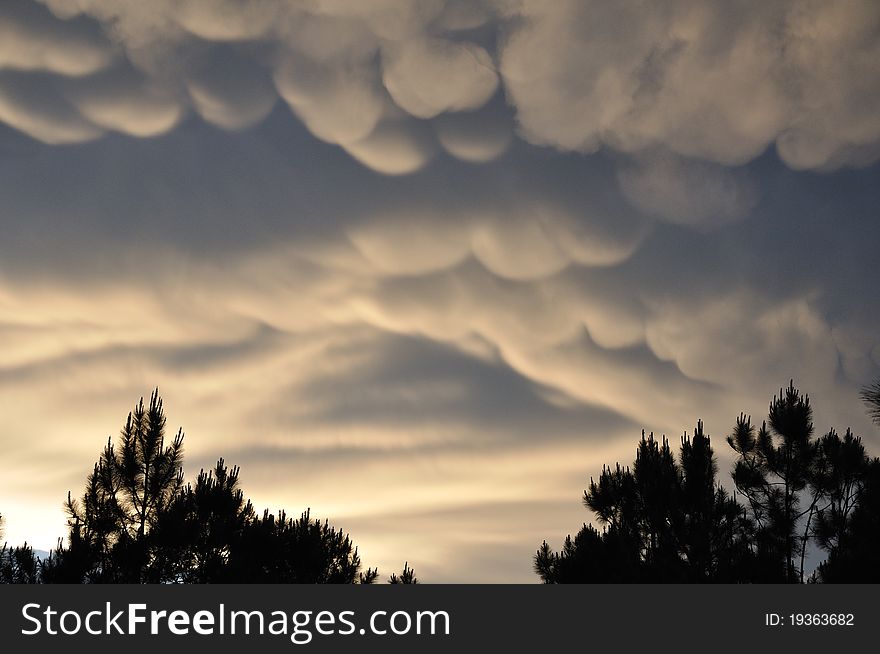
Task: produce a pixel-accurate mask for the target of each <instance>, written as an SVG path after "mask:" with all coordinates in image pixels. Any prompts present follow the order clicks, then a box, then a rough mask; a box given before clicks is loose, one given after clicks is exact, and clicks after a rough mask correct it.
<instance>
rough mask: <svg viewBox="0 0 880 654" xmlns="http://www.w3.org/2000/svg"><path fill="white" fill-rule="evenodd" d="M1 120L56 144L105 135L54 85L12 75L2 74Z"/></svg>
mask: <svg viewBox="0 0 880 654" xmlns="http://www.w3.org/2000/svg"><path fill="white" fill-rule="evenodd" d="M0 120H2V121H3V122H4V123H6V124H7V125H9V126H10V127H13V128H15V129H17V130H19V131H21V132H24V133H25V134H27V135H28V136H31V137H33V138H35V139H37V140H40V141H43V142H44V143H50V144H53V145H62V144H69V143H82V142H83V141H91V140H92V139H95V138H98V137H99V136H101V134H103V130H102V129H100V128H99V127H97V126H96V125H94V124H93V123H91V122H89V121H88V120H85V119H84V118H83V117H82V116H81V115H80V114H79V112H78V111H77V109H76V108H75V107H74V106H72V105H71V103H69V102H68V101H67V100H65V99H64V97H63V96H62V95H61V94H60V93H59V92H58V90H57V89H56V88H55V86H54V85H53V84H50V83H48V82H47V81H46V80H44V79H27V78H22V77H19V76H14V75H10V74H0Z"/></svg>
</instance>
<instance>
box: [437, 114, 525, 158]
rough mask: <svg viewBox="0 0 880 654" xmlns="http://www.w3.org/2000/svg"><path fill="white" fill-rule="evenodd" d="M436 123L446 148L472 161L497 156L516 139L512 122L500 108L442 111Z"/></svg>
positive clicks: (449, 151) (441, 141)
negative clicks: (498, 109) (475, 110)
mask: <svg viewBox="0 0 880 654" xmlns="http://www.w3.org/2000/svg"><path fill="white" fill-rule="evenodd" d="M499 114H500V115H499ZM433 126H434V130H435V132H436V134H437V140H438V141H439V143H440V145H441V146H442V147H443V149H444V150H446V151H447V152H448V153H449V154H451V155H452V156H453V157H455V158H457V159H461V160H462V161H467V162H470V163H477V164H481V163H488V162H490V161H492V160H494V159H497V158H498V157H500V156H501V155H502V154H504V152H505V151H506V150H507V148H508V147H509V146H510V143H511V141H512V140H513V125H512V123H511V121H510V120H509V119H508V117H507V116H506V115H505V114H503V113H501V112H499V111H494V112H488V111H487V112H456V113H448V114H442V115H441V116H438V117H437V118H436V119H435V120H434V121H433Z"/></svg>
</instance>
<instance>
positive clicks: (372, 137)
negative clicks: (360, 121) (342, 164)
mask: <svg viewBox="0 0 880 654" xmlns="http://www.w3.org/2000/svg"><path fill="white" fill-rule="evenodd" d="M343 147H344V148H345V151H346V152H348V153H349V154H350V155H351V156H353V157H354V158H355V159H357V160H358V161H360V162H361V163H362V164H364V165H365V166H367V167H368V168H371V169H372V170H375V171H377V172H380V173H384V174H386V175H406V174H409V173H414V172H416V171H417V170H420V169H421V168H422V167H423V166H424V165H425V164H427V163H428V161H430V160H431V158H432V157H433V156H434V151H435V149H436V148H435V144H434V139H433V138H432V135H431V133H430V132H429V131H428V129H427V128H426V127H425V126H422V125H418V124H414V123H412V122H409V121H401V120H390V121H385V122H383V123H381V124H379V125H378V126H377V127H376V128H375V129H374V130H373V131H372V132H370V134H369V135H368V136H367V137H365V138H363V139H361V140H359V141H355V142H354V143H348V144H344V145H343Z"/></svg>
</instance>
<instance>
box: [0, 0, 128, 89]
mask: <svg viewBox="0 0 880 654" xmlns="http://www.w3.org/2000/svg"><path fill="white" fill-rule="evenodd" d="M89 27H90V26H89V25H86V24H83V23H82V22H76V23H70V22H66V21H62V20H58V19H56V18H55V17H53V16H52V15H51V14H50V13H49V12H48V11H47V10H46V9H45V8H42V7H40V6H39V5H36V4H34V3H32V2H23V1H18V0H9V1H8V2H4V3H3V4H2V6H0V70H2V69H13V70H21V71H35V72H50V73H57V74H59V75H70V76H74V77H76V76H81V75H89V74H91V73H94V72H96V71H98V70H101V69H102V68H104V67H106V66H107V65H108V64H109V63H110V62H111V61H112V60H113V58H114V54H115V53H114V50H113V48H112V46H111V45H110V43H109V42H107V40H106V39H103V38H101V35H100V33H99V32H98V30H96V29H89Z"/></svg>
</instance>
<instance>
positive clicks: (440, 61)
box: [382, 39, 498, 118]
mask: <svg viewBox="0 0 880 654" xmlns="http://www.w3.org/2000/svg"><path fill="white" fill-rule="evenodd" d="M382 61H383V72H382V80H383V82H384V83H385V88H387V89H388V92H389V93H390V94H391V97H392V98H393V99H394V101H395V102H396V103H397V105H398V106H399V107H401V108H402V109H405V110H406V111H407V112H409V113H410V114H412V115H413V116H417V117H418V118H433V117H434V116H437V115H438V114H440V113H442V112H444V111H462V110H469V109H478V108H479V107H481V106H483V105H484V104H485V103H486V102H487V101H488V100H489V98H491V97H492V95H493V94H494V93H495V89H496V88H497V87H498V76H497V75H496V74H495V68H494V65H493V63H492V59H491V57H490V56H489V54H488V53H487V52H486V51H485V50H484V49H483V48H481V47H479V46H477V45H474V44H471V43H456V42H453V41H444V40H440V39H415V40H410V41H405V42H403V43H399V44H396V43H395V44H391V45H387V46H386V47H385V48H383V50H382Z"/></svg>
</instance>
